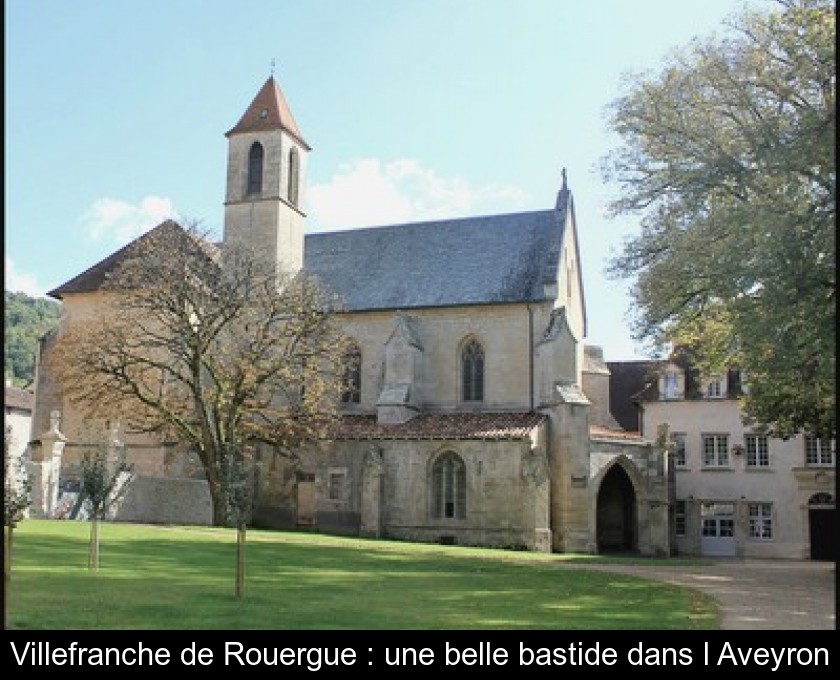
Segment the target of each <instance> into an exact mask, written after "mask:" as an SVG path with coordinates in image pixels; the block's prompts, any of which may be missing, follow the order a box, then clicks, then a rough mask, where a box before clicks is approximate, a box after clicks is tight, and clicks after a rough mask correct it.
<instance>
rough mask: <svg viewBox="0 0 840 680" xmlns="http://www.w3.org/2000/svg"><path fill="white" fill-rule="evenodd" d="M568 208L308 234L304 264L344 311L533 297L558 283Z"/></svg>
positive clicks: (543, 295)
mask: <svg viewBox="0 0 840 680" xmlns="http://www.w3.org/2000/svg"><path fill="white" fill-rule="evenodd" d="M565 214H566V213H565V211H558V210H541V211H534V212H522V213H513V214H506V215H490V216H483V217H471V218H463V219H453V220H438V221H434V222H417V223H413V224H403V225H393V226H385V227H376V228H368V229H354V230H348V231H339V232H330V233H312V234H307V235H306V240H305V243H306V246H305V254H304V269H305V270H306V271H307V272H308V273H310V274H314V275H315V276H317V277H318V278H319V279H320V280H321V282H322V283H323V284H325V285H326V286H327V287H328V288H330V289H331V290H332V291H333V292H335V293H337V294H339V295H341V297H342V298H343V300H344V303H345V309H346V310H347V311H363V310H380V309H409V308H419V307H443V306H452V305H466V304H499V303H509V302H535V301H540V300H546V299H548V296H549V293H548V291H547V289H546V284H551V283H554V284H556V282H557V272H558V264H559V254H560V245H561V243H562V238H563V230H564V227H565V221H564V220H565Z"/></svg>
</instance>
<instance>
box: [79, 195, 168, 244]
mask: <svg viewBox="0 0 840 680" xmlns="http://www.w3.org/2000/svg"><path fill="white" fill-rule="evenodd" d="M170 217H177V212H176V211H175V208H174V207H173V205H172V201H171V200H170V199H168V198H164V197H161V196H146V197H145V198H144V199H143V200H141V201H140V204H139V205H132V204H130V203H126V202H125V201H120V200H117V199H114V198H100V199H97V200H96V201H94V203H93V205H91V206H90V208H88V209H87V210H86V211H85V212H84V213H83V214H82V216H81V217H80V218H79V223H80V224H81V225H82V228H83V229H84V231H85V233H86V234H87V236H88V237H89V238H90V239H91V240H93V241H102V240H106V239H107V240H109V241H112V242H114V243H116V244H118V245H124V244H126V243H128V242H129V241H132V240H133V239H135V238H137V237H138V236H140V234H142V233H144V232H146V231H148V230H149V229H151V228H152V227H156V226H157V225H158V224H160V223H161V222H163V221H164V220H165V219H167V218H170Z"/></svg>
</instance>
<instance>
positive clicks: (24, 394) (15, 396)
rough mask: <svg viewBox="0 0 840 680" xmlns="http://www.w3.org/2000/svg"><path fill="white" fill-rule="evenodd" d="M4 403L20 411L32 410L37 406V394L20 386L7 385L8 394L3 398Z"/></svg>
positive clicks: (7, 406)
mask: <svg viewBox="0 0 840 680" xmlns="http://www.w3.org/2000/svg"><path fill="white" fill-rule="evenodd" d="M3 403H4V405H5V407H6V408H13V409H17V410H18V411H28V412H30V413H31V412H32V409H33V407H34V406H35V395H34V394H33V393H32V392H30V391H29V390H23V389H21V388H20V387H14V386H12V385H6V394H5V396H4V398H3Z"/></svg>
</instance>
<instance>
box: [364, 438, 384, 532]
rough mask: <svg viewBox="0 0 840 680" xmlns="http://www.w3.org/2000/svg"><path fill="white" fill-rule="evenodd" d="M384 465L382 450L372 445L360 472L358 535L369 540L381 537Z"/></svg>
mask: <svg viewBox="0 0 840 680" xmlns="http://www.w3.org/2000/svg"><path fill="white" fill-rule="evenodd" d="M384 476H385V464H384V461H383V460H382V449H380V448H379V446H377V445H376V444H374V445H373V446H372V447H371V449H370V451H369V452H368V454H367V457H366V458H365V465H364V468H363V470H362V499H361V526H360V527H359V533H360V534H361V535H362V536H367V537H370V538H381V537H382V482H383V478H384Z"/></svg>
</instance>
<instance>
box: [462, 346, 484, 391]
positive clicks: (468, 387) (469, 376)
mask: <svg viewBox="0 0 840 680" xmlns="http://www.w3.org/2000/svg"><path fill="white" fill-rule="evenodd" d="M461 383H462V398H463V400H464V401H484V348H483V347H482V346H481V343H479V342H478V341H477V340H470V341H469V342H468V343H467V344H466V345H464V348H463V350H461Z"/></svg>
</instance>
